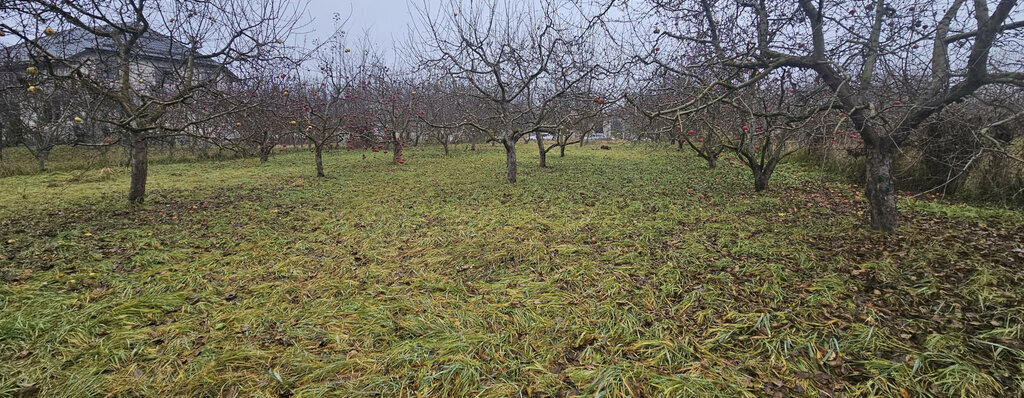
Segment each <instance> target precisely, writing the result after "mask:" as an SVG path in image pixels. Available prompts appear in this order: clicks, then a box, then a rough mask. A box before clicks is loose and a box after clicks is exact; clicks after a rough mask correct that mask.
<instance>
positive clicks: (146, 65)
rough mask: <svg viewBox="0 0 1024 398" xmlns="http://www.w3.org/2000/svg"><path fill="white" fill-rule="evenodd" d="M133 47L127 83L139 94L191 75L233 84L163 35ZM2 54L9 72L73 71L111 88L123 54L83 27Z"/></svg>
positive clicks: (146, 36) (225, 73) (150, 34)
mask: <svg viewBox="0 0 1024 398" xmlns="http://www.w3.org/2000/svg"><path fill="white" fill-rule="evenodd" d="M97 29H113V28H110V27H106V28H97ZM132 48H133V50H134V51H135V52H136V53H134V54H130V56H131V59H132V62H131V64H130V65H128V69H129V81H130V82H131V84H132V86H133V87H134V88H137V89H149V90H158V89H160V88H163V87H164V86H165V85H166V84H168V83H173V82H182V81H185V79H186V78H187V77H188V74H189V73H191V74H192V79H193V81H202V80H206V79H210V78H211V77H216V79H217V83H220V82H223V81H234V80H236V77H235V75H234V74H232V73H231V72H230V71H229V70H228V69H227V68H225V67H223V65H221V64H220V63H218V62H216V61H215V60H213V59H210V58H208V57H204V56H202V55H201V53H199V52H198V51H197V50H194V49H192V48H190V47H189V46H188V45H187V44H185V43H182V42H180V41H177V40H175V39H173V38H171V37H169V36H167V35H164V34H162V33H158V32H154V31H152V30H150V31H147V32H146V33H143V35H142V36H141V37H140V38H139V41H138V42H137V43H136V44H135V45H134V46H132ZM6 50H7V52H8V55H9V58H8V63H7V67H6V68H4V69H6V71H7V72H8V73H12V72H13V73H22V72H24V71H26V70H27V68H29V67H35V68H36V71H37V72H36V73H46V71H48V70H50V69H49V68H50V67H52V68H53V70H54V71H55V72H56V73H58V74H63V73H68V72H69V69H68V68H69V67H72V68H77V69H80V70H81V71H82V72H83V73H84V74H85V75H87V76H89V77H90V78H91V79H93V80H95V81H99V82H103V81H109V82H111V83H114V82H117V81H119V80H120V77H121V70H120V68H121V67H122V65H119V62H120V59H121V55H120V54H119V52H118V50H119V49H118V46H117V45H116V44H115V42H114V40H113V39H111V38H110V37H106V36H97V35H95V34H93V33H92V32H90V31H88V30H86V29H83V28H73V29H68V30H65V31H60V32H54V33H53V34H50V35H46V36H42V37H39V38H37V39H36V40H35V41H34V42H33V43H20V44H17V45H15V46H12V47H9V48H8V49H6ZM51 58H54V59H59V60H61V62H53V61H52V60H51Z"/></svg>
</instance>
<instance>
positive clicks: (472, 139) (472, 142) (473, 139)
mask: <svg viewBox="0 0 1024 398" xmlns="http://www.w3.org/2000/svg"><path fill="white" fill-rule="evenodd" d="M469 150H471V151H475V150H476V134H473V135H472V136H471V137H469Z"/></svg>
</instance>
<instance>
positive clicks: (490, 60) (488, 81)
mask: <svg viewBox="0 0 1024 398" xmlns="http://www.w3.org/2000/svg"><path fill="white" fill-rule="evenodd" d="M562 6H568V7H570V9H572V8H571V6H570V4H569V3H564V4H563V3H560V2H558V1H554V0H544V1H541V2H539V3H529V2H526V3H524V2H514V1H508V0H504V1H503V0H489V1H484V2H480V3H464V2H460V1H455V0H448V1H445V2H443V3H441V4H440V6H439V7H437V8H436V9H432V8H430V7H429V6H428V5H426V4H424V5H423V6H421V7H419V10H418V11H419V19H418V21H417V26H416V29H417V33H418V39H419V43H417V45H418V48H417V49H416V51H415V52H416V55H417V57H418V58H419V60H420V61H421V63H422V64H424V65H427V67H429V68H432V69H434V70H437V71H440V72H441V73H442V74H443V75H445V76H446V77H448V78H450V79H454V80H455V83H454V84H458V85H462V86H465V87H467V88H469V90H467V92H466V95H469V96H471V97H473V98H475V99H476V100H478V101H479V103H480V104H481V105H482V107H481V109H471V110H469V112H467V113H466V119H465V121H464V122H462V123H461V124H463V125H467V126H471V127H472V128H474V129H477V130H479V131H481V132H482V133H484V134H485V135H487V136H488V137H489V138H490V139H491V140H493V141H497V142H500V143H501V144H502V145H503V146H504V148H505V153H506V170H507V173H506V178H507V179H508V181H509V182H513V183H514V182H515V181H516V170H517V163H516V142H518V141H519V140H520V139H521V138H523V137H524V136H529V135H531V134H533V133H535V132H537V131H539V130H542V129H546V128H547V129H550V128H551V127H552V125H551V124H550V122H549V121H550V119H551V118H550V115H549V114H550V113H551V112H552V110H553V108H554V105H553V104H554V102H555V100H557V99H559V98H561V97H563V96H565V95H566V93H569V92H570V91H572V90H573V89H575V88H576V87H577V85H578V84H579V83H580V82H581V81H583V80H584V79H586V78H587V77H589V76H591V75H592V74H593V73H595V72H596V71H597V70H598V69H599V68H600V65H598V64H597V63H592V62H590V61H591V59H590V58H589V57H588V54H586V53H585V52H584V51H583V50H584V49H585V48H587V46H586V45H585V44H586V43H587V41H588V35H590V34H592V33H593V26H594V25H593V24H592V23H589V21H593V20H594V19H595V18H587V17H586V16H584V15H583V13H582V12H581V13H580V15H576V14H573V13H569V12H565V10H560V8H561V7H562ZM606 10H607V9H605V10H603V11H606ZM603 11H599V12H603ZM570 14H571V15H570ZM554 126H555V127H557V125H554ZM449 127H454V126H449Z"/></svg>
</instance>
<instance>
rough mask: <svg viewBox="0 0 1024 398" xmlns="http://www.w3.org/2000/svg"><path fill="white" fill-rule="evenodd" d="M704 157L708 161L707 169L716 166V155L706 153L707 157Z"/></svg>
mask: <svg viewBox="0 0 1024 398" xmlns="http://www.w3.org/2000/svg"><path fill="white" fill-rule="evenodd" d="M705 159H707V161H708V168H709V169H713V168H715V167H718V156H714V155H708V157H706V158H705Z"/></svg>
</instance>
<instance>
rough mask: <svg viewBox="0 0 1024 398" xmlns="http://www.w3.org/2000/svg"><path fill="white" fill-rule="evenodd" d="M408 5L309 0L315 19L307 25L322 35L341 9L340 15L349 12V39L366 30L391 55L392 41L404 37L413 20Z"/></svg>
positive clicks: (404, 0)
mask: <svg viewBox="0 0 1024 398" xmlns="http://www.w3.org/2000/svg"><path fill="white" fill-rule="evenodd" d="M418 4H422V2H420V3H418ZM409 8H410V5H409V3H408V0H311V1H310V3H309V12H310V14H311V15H312V17H313V18H314V21H313V24H312V25H311V26H310V27H311V29H313V30H315V32H314V35H315V36H316V37H320V38H325V37H327V36H329V35H330V34H331V33H332V32H333V29H334V21H333V20H332V17H333V15H334V13H340V14H341V16H342V18H344V17H346V16H348V15H350V13H351V17H350V18H349V21H348V24H346V25H345V30H347V31H348V32H349V40H350V42H351V41H353V40H358V39H359V38H361V37H362V36H363V32H366V31H368V32H369V35H370V40H372V41H373V42H374V43H375V44H376V45H377V46H379V49H381V50H383V52H384V53H385V54H387V55H389V56H390V55H392V54H391V52H392V50H393V45H392V43H393V42H394V41H395V40H398V41H403V40H405V38H406V36H407V35H408V33H407V32H408V30H409V25H410V24H411V23H412V15H411V13H410V10H409Z"/></svg>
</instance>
